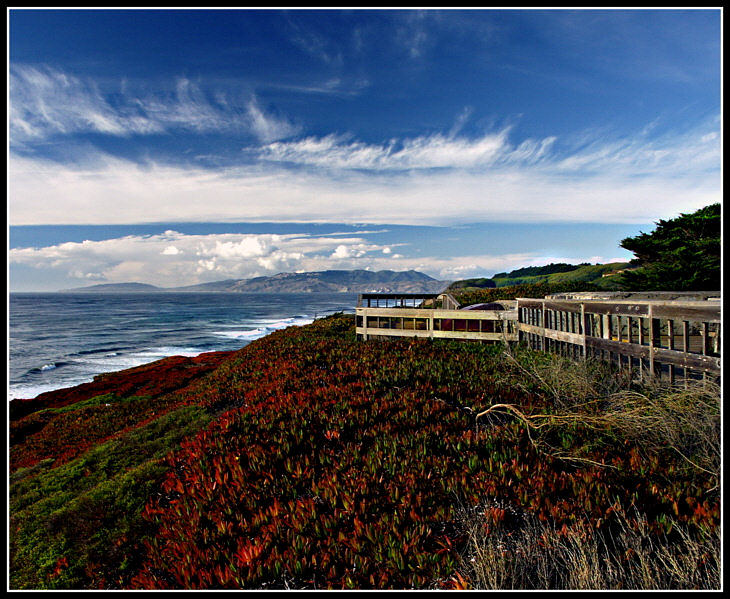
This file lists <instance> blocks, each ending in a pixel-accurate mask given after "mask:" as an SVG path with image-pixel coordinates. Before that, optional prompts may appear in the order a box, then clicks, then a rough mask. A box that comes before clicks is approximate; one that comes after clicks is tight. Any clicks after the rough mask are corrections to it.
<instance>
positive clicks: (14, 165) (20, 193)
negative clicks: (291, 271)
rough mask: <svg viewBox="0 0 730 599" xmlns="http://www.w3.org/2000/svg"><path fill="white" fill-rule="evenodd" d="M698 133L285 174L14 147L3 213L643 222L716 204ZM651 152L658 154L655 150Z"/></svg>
mask: <svg viewBox="0 0 730 599" xmlns="http://www.w3.org/2000/svg"><path fill="white" fill-rule="evenodd" d="M700 133H701V134H702V135H704V134H705V133H706V132H705V131H701V132H700ZM700 137H701V136H700V135H696V136H694V137H691V136H685V138H684V139H682V140H681V141H682V142H683V144H681V145H679V146H678V147H672V146H671V145H670V144H668V143H665V144H663V145H659V144H656V143H655V144H653V145H652V144H648V145H645V146H642V147H639V146H637V145H633V146H632V145H626V146H623V147H621V148H615V147H609V148H604V149H603V150H601V149H599V148H597V147H590V148H588V149H587V150H586V151H585V152H583V153H580V152H578V153H575V154H574V155H573V156H572V157H565V158H562V157H561V158H560V159H557V160H556V159H551V160H552V162H553V163H554V165H553V167H552V168H551V167H550V166H549V165H548V164H546V163H545V162H544V161H545V160H546V159H544V158H541V159H540V161H538V162H537V163H525V162H521V163H511V164H506V163H503V164H502V165H501V166H499V167H498V168H497V167H493V168H486V167H485V168H470V169H456V168H444V169H436V170H423V171H418V170H415V171H411V170H409V171H403V172H400V171H395V172H393V171H391V170H388V169H384V170H370V171H367V172H363V171H359V170H351V169H339V170H330V169H324V170H320V169H297V170H294V171H292V170H290V169H287V168H285V167H283V166H269V167H267V168H264V167H263V166H261V165H253V166H249V167H240V168H229V169H224V168H219V169H204V168H188V167H177V166H169V165H163V164H154V163H153V164H150V165H149V166H146V167H142V166H139V165H137V164H135V163H133V162H130V161H126V160H120V159H116V158H112V157H110V156H105V155H101V156H99V157H98V161H97V162H96V163H95V164H91V165H88V164H87V165H83V166H81V165H62V164H58V163H56V162H52V161H48V160H42V159H35V158H27V157H21V156H18V155H17V154H15V153H13V152H11V154H10V158H9V167H8V177H9V185H8V206H9V212H8V214H9V220H10V224H11V225H26V224H115V223H145V222H226V221H228V222H231V221H238V222H240V221H249V222H256V221H259V222H261V221H289V222H291V221H299V222H340V223H374V224H381V225H383V224H437V225H444V224H453V223H458V222H462V223H463V222H485V221H493V222H496V221H525V222H605V223H646V222H653V221H655V220H657V219H658V218H669V217H672V216H675V215H676V214H677V213H678V212H687V211H691V210H694V209H697V208H700V207H702V206H706V205H707V204H710V203H712V202H717V201H719V200H720V197H721V192H720V189H721V186H720V173H719V169H713V165H716V164H719V143H718V142H717V140H709V141H707V142H705V143H702V142H701V141H700ZM492 141H493V140H492ZM318 143H325V142H324V141H323V140H320V141H319V142H318ZM332 143H333V144H334V146H333V147H334V150H333V152H334V156H335V158H333V153H330V152H323V153H322V161H323V162H324V161H328V162H330V163H332V162H333V161H334V162H338V161H340V162H341V163H343V164H353V163H358V164H367V163H369V162H370V163H373V164H377V162H378V161H379V160H386V159H387V157H386V158H383V156H384V153H383V152H382V151H378V149H377V148H372V147H370V146H364V145H362V147H360V148H359V149H357V151H356V152H354V154H357V155H353V152H351V151H350V149H348V148H349V146H346V147H345V150H346V152H345V154H346V156H344V157H343V158H341V159H340V158H337V152H338V151H339V150H342V149H343V148H342V146H341V145H339V144H337V143H334V142H332ZM484 144H485V145H489V144H488V143H487V142H484ZM351 145H352V144H351ZM496 145H497V147H500V146H499V144H496ZM408 147H414V148H416V147H418V144H412V145H410V146H408ZM445 147H450V148H453V145H446V146H445ZM479 147H482V146H479ZM658 150H662V151H664V152H665V153H664V154H661V155H660V153H659V152H658ZM420 151H421V154H420V158H419V160H421V163H425V162H430V163H431V164H433V163H436V158H435V157H436V156H437V155H438V151H436V150H433V151H431V149H429V150H428V151H427V150H426V149H425V147H423V148H420ZM514 151H515V150H514V149H513V150H510V151H509V152H508V154H509V153H512V152H514ZM538 151H539V150H538ZM444 153H448V152H447V150H444ZM475 153H478V152H477V151H475ZM468 155H470V156H473V155H474V154H473V153H472V154H468ZM482 155H483V153H482ZM410 156H415V151H414V153H413V154H410ZM404 160H405V159H403V161H404ZM448 160H450V159H444V160H443V161H442V162H441V164H446V163H448ZM458 160H459V161H462V162H463V161H466V160H467V159H464V158H459V159H458ZM614 160H616V161H617V162H616V164H614V162H613V161H614ZM650 160H654V161H655V163H656V166H655V168H653V169H652V168H649V167H648V166H647V165H648V163H649V161H650ZM541 161H543V162H541ZM571 161H572V162H571ZM414 163H415V158H414V159H413V161H412V162H411V164H414ZM163 249H164V248H163Z"/></svg>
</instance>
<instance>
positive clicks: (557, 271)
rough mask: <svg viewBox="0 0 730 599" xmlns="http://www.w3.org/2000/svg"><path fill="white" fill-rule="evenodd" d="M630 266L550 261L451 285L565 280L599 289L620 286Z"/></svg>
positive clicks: (482, 286) (480, 286) (473, 286)
mask: <svg viewBox="0 0 730 599" xmlns="http://www.w3.org/2000/svg"><path fill="white" fill-rule="evenodd" d="M628 266H629V263H628V262H609V263H607V264H562V263H558V264H548V265H546V266H529V267H525V268H518V269H516V270H513V271H511V272H501V273H497V274H496V275H494V276H493V277H492V278H491V279H484V278H483V279H464V280H462V281H454V282H453V283H452V284H451V285H450V286H449V289H452V290H457V289H459V290H461V289H487V288H494V287H512V286H514V285H535V284H542V283H545V284H548V285H558V284H563V283H592V284H593V285H595V286H596V287H597V288H598V289H607V290H608V289H618V280H617V276H616V275H618V274H619V273H620V271H622V270H624V269H626V268H627V267H628Z"/></svg>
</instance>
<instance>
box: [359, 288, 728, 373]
mask: <svg viewBox="0 0 730 599" xmlns="http://www.w3.org/2000/svg"><path fill="white" fill-rule="evenodd" d="M720 307H721V306H720V293H719V292H717V291H711V292H691V293H689V292H684V293H683V292H646V293H638V292H637V293H629V292H595V293H594V292H590V293H589V292H580V293H575V294H556V295H555V296H546V297H544V298H542V299H534V298H518V299H516V300H499V301H495V302H492V303H485V304H475V305H471V306H460V305H459V303H458V302H457V301H456V300H455V299H454V297H453V296H452V295H451V294H449V293H441V294H415V293H414V294H394V293H388V294H376V293H366V294H361V295H360V296H359V299H358V304H357V308H356V318H357V324H356V333H357V336H358V338H359V339H362V340H368V339H386V338H393V337H425V338H431V339H460V340H464V341H479V342H483V343H484V342H486V343H492V344H494V343H516V342H523V343H526V344H527V345H528V346H530V347H531V348H533V349H538V350H543V351H550V352H555V353H560V354H563V355H567V356H571V357H575V358H580V357H596V358H599V359H603V360H607V361H611V362H613V363H615V364H616V365H618V366H619V367H620V368H622V369H628V370H630V371H635V372H636V374H637V375H638V376H639V377H640V378H643V377H644V376H646V375H648V374H653V375H654V376H659V377H662V378H667V379H668V380H669V381H670V382H674V381H675V380H676V379H678V378H685V379H687V378H697V377H709V378H713V379H715V378H719V376H720V371H721V356H720V351H721V310H720Z"/></svg>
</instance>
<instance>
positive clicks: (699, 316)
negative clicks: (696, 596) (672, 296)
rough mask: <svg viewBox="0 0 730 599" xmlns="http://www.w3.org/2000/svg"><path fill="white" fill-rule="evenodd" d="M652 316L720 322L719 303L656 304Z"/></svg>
mask: <svg viewBox="0 0 730 599" xmlns="http://www.w3.org/2000/svg"><path fill="white" fill-rule="evenodd" d="M653 312H654V318H672V319H674V320H691V321H693V322H720V305H719V304H714V305H712V304H711V305H707V306H697V305H693V306H687V305H684V306H683V305H680V304H676V305H670V304H665V303H662V304H656V305H655V306H653Z"/></svg>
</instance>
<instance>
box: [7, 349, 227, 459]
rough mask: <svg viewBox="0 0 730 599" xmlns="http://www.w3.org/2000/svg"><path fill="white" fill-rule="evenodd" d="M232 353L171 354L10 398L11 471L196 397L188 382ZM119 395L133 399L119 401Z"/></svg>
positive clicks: (70, 453)
mask: <svg viewBox="0 0 730 599" xmlns="http://www.w3.org/2000/svg"><path fill="white" fill-rule="evenodd" d="M233 353H234V352H210V353H206V354H201V355H199V356H196V357H194V358H188V357H184V356H172V357H169V358H164V359H162V360H157V361H155V362H151V363H149V364H144V365H142V366H138V367H136V368H130V369H128V370H122V371H119V372H114V373H109V374H103V375H99V376H97V377H96V378H95V379H94V381H93V382H91V383H85V384H83V385H79V386H77V387H72V388H69V389H60V390H58V391H50V392H48V393H43V394H41V395H39V396H38V397H37V398H35V399H27V400H19V399H16V400H13V401H12V402H10V407H11V422H10V441H11V452H10V463H11V471H15V470H17V469H18V468H22V467H28V466H33V465H34V464H36V463H38V462H39V461H41V460H45V459H49V458H50V459H53V460H54V465H58V464H61V463H64V462H66V461H68V460H70V459H73V458H74V457H76V456H78V455H79V454H80V453H82V452H83V451H85V450H87V449H88V448H90V447H93V446H94V445H96V444H98V443H101V442H103V441H105V440H108V439H110V438H112V437H115V436H118V435H120V434H123V433H124V432H126V431H128V430H130V429H132V428H135V427H138V426H142V425H144V424H146V423H147V422H150V421H151V420H154V419H155V418H159V417H160V416H162V415H163V414H166V413H167V412H169V411H170V410H172V409H174V408H176V407H177V406H179V405H182V404H189V403H192V402H194V401H195V399H196V396H195V394H194V389H192V388H191V386H194V384H195V383H196V382H197V381H198V380H199V379H200V378H202V377H204V376H205V375H207V374H209V373H210V372H211V371H212V370H214V369H215V368H217V367H218V366H219V365H220V364H221V363H222V362H223V361H224V360H225V359H226V358H228V357H230V356H231V355H232V354H233ZM183 390H185V393H183V392H182V391H183ZM107 394H113V396H114V399H112V400H110V401H109V402H103V403H100V404H99V405H93V406H83V407H81V406H80V407H79V408H78V409H75V410H68V411H63V412H55V411H53V410H48V411H44V410H47V409H48V408H62V407H67V406H73V405H74V404H76V403H78V402H81V401H84V400H88V399H91V398H94V397H98V396H100V395H107ZM136 396H139V398H136ZM124 398H133V399H131V400H128V401H123V399H124ZM18 402H21V403H18Z"/></svg>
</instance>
